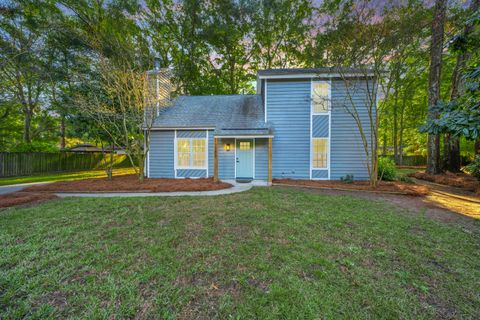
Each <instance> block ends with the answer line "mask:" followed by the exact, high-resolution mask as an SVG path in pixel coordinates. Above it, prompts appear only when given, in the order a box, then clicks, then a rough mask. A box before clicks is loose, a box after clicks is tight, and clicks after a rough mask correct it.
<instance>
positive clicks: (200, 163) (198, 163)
mask: <svg viewBox="0 0 480 320" xmlns="http://www.w3.org/2000/svg"><path fill="white" fill-rule="evenodd" d="M192 156H193V162H192V166H194V167H204V166H205V152H197V153H193V155H192Z"/></svg>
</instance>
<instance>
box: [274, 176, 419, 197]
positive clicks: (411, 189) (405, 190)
mask: <svg viewBox="0 0 480 320" xmlns="http://www.w3.org/2000/svg"><path fill="white" fill-rule="evenodd" d="M273 183H275V184H284V185H295V186H305V187H315V188H320V189H323V188H324V189H330V190H352V191H355V190H360V191H371V192H375V193H398V194H404V195H409V196H419V197H420V196H425V195H427V194H428V187H426V186H419V185H415V184H408V183H403V182H398V181H380V182H379V185H378V187H377V188H375V189H374V188H372V187H371V186H370V185H369V183H368V182H367V181H354V182H352V183H345V182H341V181H333V180H328V181H327V180H326V181H318V180H317V181H315V180H292V179H274V180H273Z"/></svg>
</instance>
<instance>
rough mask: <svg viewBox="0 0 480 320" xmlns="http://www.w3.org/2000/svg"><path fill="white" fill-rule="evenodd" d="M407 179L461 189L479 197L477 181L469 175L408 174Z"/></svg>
mask: <svg viewBox="0 0 480 320" xmlns="http://www.w3.org/2000/svg"><path fill="white" fill-rule="evenodd" d="M408 176H409V177H412V178H416V179H420V180H426V181H429V182H434V183H438V184H442V185H446V186H451V187H457V188H462V189H464V190H467V191H473V192H476V193H477V194H479V195H480V183H479V181H478V180H477V179H476V178H474V177H472V176H471V175H469V174H466V173H463V172H460V173H452V172H448V171H447V172H445V173H442V174H428V173H425V172H415V173H410V174H408Z"/></svg>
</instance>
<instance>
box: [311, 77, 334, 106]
mask: <svg viewBox="0 0 480 320" xmlns="http://www.w3.org/2000/svg"><path fill="white" fill-rule="evenodd" d="M329 106H330V83H329V82H328V81H315V82H313V84H312V109H313V113H326V112H328V110H329V109H330V108H329Z"/></svg>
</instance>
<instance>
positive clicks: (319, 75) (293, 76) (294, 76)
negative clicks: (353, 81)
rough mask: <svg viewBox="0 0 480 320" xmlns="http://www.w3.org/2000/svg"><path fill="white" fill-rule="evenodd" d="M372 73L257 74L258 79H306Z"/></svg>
mask: <svg viewBox="0 0 480 320" xmlns="http://www.w3.org/2000/svg"><path fill="white" fill-rule="evenodd" d="M374 76H375V75H374V74H373V73H367V74H362V73H346V74H340V73H301V74H284V75H277V74H276V75H268V76H258V78H259V79H306V78H361V79H363V78H372V77H374Z"/></svg>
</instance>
